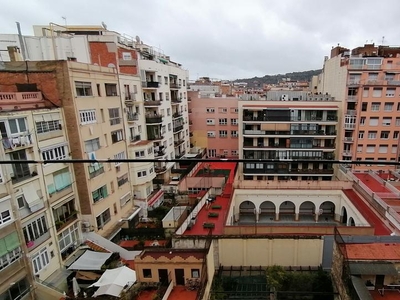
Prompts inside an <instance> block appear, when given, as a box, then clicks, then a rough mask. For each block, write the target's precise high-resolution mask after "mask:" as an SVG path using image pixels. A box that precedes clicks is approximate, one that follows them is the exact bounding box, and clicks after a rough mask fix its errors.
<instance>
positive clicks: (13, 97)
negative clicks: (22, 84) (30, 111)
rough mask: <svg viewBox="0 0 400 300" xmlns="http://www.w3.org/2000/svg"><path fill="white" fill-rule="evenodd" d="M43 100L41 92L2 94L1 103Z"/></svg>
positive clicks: (0, 96)
mask: <svg viewBox="0 0 400 300" xmlns="http://www.w3.org/2000/svg"><path fill="white" fill-rule="evenodd" d="M40 100H43V97H42V93H41V92H22V93H20V92H17V93H0V101H16V102H19V101H40Z"/></svg>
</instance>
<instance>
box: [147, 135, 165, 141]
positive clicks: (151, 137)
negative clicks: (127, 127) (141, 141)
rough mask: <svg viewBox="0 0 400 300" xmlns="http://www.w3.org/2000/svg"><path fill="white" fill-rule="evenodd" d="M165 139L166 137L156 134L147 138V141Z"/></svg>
mask: <svg viewBox="0 0 400 300" xmlns="http://www.w3.org/2000/svg"><path fill="white" fill-rule="evenodd" d="M163 138H164V136H163V135H161V134H154V135H148V136H147V139H148V140H149V141H157V140H162V139H163Z"/></svg>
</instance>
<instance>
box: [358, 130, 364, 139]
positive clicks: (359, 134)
mask: <svg viewBox="0 0 400 300" xmlns="http://www.w3.org/2000/svg"><path fill="white" fill-rule="evenodd" d="M358 138H359V139H363V138H364V131H360V132H359V133H358Z"/></svg>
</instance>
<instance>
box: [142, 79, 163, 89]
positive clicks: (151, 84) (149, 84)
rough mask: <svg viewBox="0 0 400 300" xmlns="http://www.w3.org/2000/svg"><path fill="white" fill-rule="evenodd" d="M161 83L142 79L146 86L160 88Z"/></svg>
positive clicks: (143, 85)
mask: <svg viewBox="0 0 400 300" xmlns="http://www.w3.org/2000/svg"><path fill="white" fill-rule="evenodd" d="M159 86H160V83H159V82H157V81H142V87H144V88H158V87H159Z"/></svg>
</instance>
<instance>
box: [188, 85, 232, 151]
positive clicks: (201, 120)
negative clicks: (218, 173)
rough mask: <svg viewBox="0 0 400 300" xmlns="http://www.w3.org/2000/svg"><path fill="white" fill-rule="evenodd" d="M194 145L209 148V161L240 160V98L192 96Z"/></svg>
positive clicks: (192, 140) (191, 129)
mask: <svg viewBox="0 0 400 300" xmlns="http://www.w3.org/2000/svg"><path fill="white" fill-rule="evenodd" d="M188 96H189V97H190V98H189V99H190V100H189V120H190V121H189V125H190V136H191V137H190V142H191V144H192V146H193V147H198V148H207V155H208V157H210V158H211V157H236V158H237V157H238V156H239V144H238V137H239V131H238V130H239V126H238V124H239V123H238V122H239V117H238V98H234V97H224V96H221V97H212V98H203V97H202V96H200V94H199V93H198V92H188Z"/></svg>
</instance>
